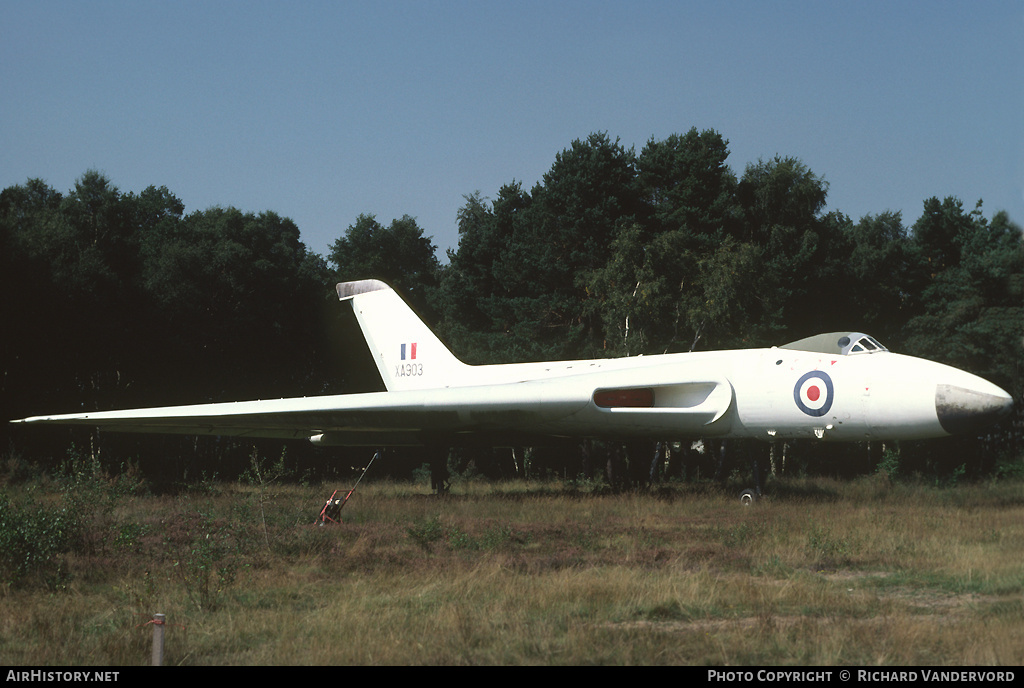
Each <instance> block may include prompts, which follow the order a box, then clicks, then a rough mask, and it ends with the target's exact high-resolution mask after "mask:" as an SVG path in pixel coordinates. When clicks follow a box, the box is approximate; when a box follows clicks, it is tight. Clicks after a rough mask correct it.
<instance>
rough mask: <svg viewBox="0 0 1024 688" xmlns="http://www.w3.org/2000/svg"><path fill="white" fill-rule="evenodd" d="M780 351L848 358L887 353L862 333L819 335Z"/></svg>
mask: <svg viewBox="0 0 1024 688" xmlns="http://www.w3.org/2000/svg"><path fill="white" fill-rule="evenodd" d="M780 348H782V349H795V350H797V351H815V352H819V353H823V354H832V355H835V354H839V355H841V356H849V355H851V354H873V353H877V352H879V351H888V349H886V348H885V347H884V346H882V345H881V344H879V343H878V340H877V339H875V338H874V337H872V336H870V335H866V334H864V333H863V332H833V333H831V334H819V335H816V336H814V337H808V338H807V339H801V340H800V341H798V342H791V343H790V344H785V345H783V346H781V347H780Z"/></svg>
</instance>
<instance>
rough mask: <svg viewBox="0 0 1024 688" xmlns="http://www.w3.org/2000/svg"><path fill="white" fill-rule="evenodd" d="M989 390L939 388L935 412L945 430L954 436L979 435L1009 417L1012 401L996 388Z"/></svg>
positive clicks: (936, 392) (954, 386)
mask: <svg viewBox="0 0 1024 688" xmlns="http://www.w3.org/2000/svg"><path fill="white" fill-rule="evenodd" d="M988 386H989V387H990V388H991V389H990V390H989V391H984V392H982V391H979V390H974V389H967V388H965V387H957V386H956V385H938V386H936V388H935V412H936V413H937V414H938V416H939V425H941V426H942V429H943V430H945V431H946V432H948V433H949V434H951V435H958V434H963V433H969V432H976V431H978V430H981V429H982V428H986V427H988V426H989V425H992V424H993V423H997V422H999V421H1000V420H1002V419H1003V418H1005V417H1006V416H1008V415H1010V412H1011V411H1012V410H1013V398H1012V397H1010V395H1009V394H1007V393H1006V392H1003V390H1001V389H999V388H998V387H996V386H995V385H988ZM992 392H996V393H992Z"/></svg>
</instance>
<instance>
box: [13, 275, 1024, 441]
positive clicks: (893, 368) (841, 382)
mask: <svg viewBox="0 0 1024 688" xmlns="http://www.w3.org/2000/svg"><path fill="white" fill-rule="evenodd" d="M337 291H338V297H339V298H340V299H341V301H343V302H348V303H350V304H351V306H352V308H353V309H354V311H355V315H356V318H357V320H358V322H359V326H360V328H361V329H362V332H363V335H364V336H365V338H366V343H367V345H368V346H369V349H370V352H371V353H372V354H373V356H374V359H375V360H376V364H377V369H378V371H379V372H380V376H381V378H382V379H383V381H384V384H385V387H386V389H387V391H385V392H370V393H361V394H342V395H331V396H317V397H304V398H296V399H277V400H260V401H241V402H230V403H217V404H200V405H194V406H170V407H162V408H143V409H132V410H123V411H105V412H98V413H75V414H67V415H57V416H36V417H32V418H24V419H21V420H18V421H12V422H14V423H24V424H33V425H35V424H47V423H59V424H74V425H89V426H95V427H99V428H101V429H105V430H112V431H125V432H152V433H181V434H192V435H221V436H237V437H272V438H306V439H309V440H310V441H311V442H313V443H314V444H318V445H328V446H329V445H345V446H372V447H381V446H402V445H435V446H442V445H449V446H454V445H459V444H470V443H477V444H483V445H487V446H529V445H531V444H540V443H543V442H545V441H550V440H551V439H557V438H597V439H608V440H628V439H632V438H649V439H666V440H684V439H697V438H758V439H762V440H767V441H772V440H782V439H791V438H811V439H813V438H817V439H819V440H824V441H858V440H872V439H888V440H895V439H923V438H929V437H943V436H947V435H951V434H955V433H970V432H976V431H978V430H980V429H981V428H983V427H985V426H987V425H989V424H992V423H994V422H996V421H998V420H999V419H1000V418H1002V417H1003V416H1005V415H1007V414H1009V413H1010V411H1011V410H1012V408H1013V400H1012V399H1011V397H1010V395H1009V394H1007V393H1006V392H1005V391H1003V390H1002V389H1000V388H999V387H997V386H996V385H994V384H991V383H990V382H987V381H985V380H983V379H981V378H979V377H977V376H975V375H971V374H970V373H967V372H964V371H962V370H958V369H956V368H952V367H950V366H946V365H942V364H939V363H934V362H932V361H926V360H923V359H919V358H913V357H910V356H902V355H900V354H895V353H891V352H889V351H888V350H887V349H886V348H885V347H884V346H882V345H881V344H879V343H878V342H877V341H876V340H874V339H873V338H871V337H870V336H868V335H865V334H859V333H853V332H839V333H832V334H822V335H818V336H816V337H810V338H808V339H803V340H800V341H798V342H793V343H792V344H786V345H785V346H781V347H772V348H770V349H745V350H734V351H713V352H700V353H680V354H663V355H655V356H634V357H628V358H615V359H596V360H584V361H555V362H545V363H512V364H504V365H480V366H473V365H467V364H465V363H463V362H461V361H460V360H458V359H457V358H456V357H455V356H454V355H453V354H452V353H451V352H450V351H449V350H448V349H447V348H446V347H445V346H444V345H443V344H442V343H441V341H440V340H439V339H438V338H437V337H436V336H435V335H434V334H433V332H431V330H430V329H429V328H428V327H427V326H426V324H424V323H423V321H422V320H421V319H420V318H419V317H417V315H416V314H415V313H414V312H413V311H412V309H411V308H409V306H408V305H406V303H405V302H404V301H403V300H402V298H401V297H400V296H399V295H398V294H396V293H395V291H394V290H392V289H391V287H389V286H388V285H386V284H384V283H383V282H380V281H377V280H363V281H359V282H345V283H342V284H339V285H338V286H337Z"/></svg>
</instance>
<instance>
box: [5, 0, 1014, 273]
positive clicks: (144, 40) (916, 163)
mask: <svg viewBox="0 0 1024 688" xmlns="http://www.w3.org/2000/svg"><path fill="white" fill-rule="evenodd" d="M1022 39H1024V3H1021V2H1020V1H1019V0H1014V1H1004V2H993V1H989V0H971V1H970V2H936V1H931V2H900V1H897V0H890V1H888V2H871V1H867V2H847V3H829V2H728V1H722V2H693V3H689V2H654V1H644V0H631V1H629V2H601V1H599V0H594V1H591V2H573V1H567V0H554V1H551V0H548V1H546V2H527V1H521V2H486V1H483V0H477V1H473V2H462V1H455V0H438V1H436V2H431V1H428V0H418V1H415V2H414V1H392V2H389V1H380V2H343V1H336V2H312V1H309V2H263V1H246V2H241V1H227V0H203V1H201V2H199V1H191V0H183V1H177V2H150V1H146V0H134V1H130V2H114V1H105V0H87V1H74V2H73V1H70V0H69V1H63V2H54V1H51V0H35V1H29V0H0V94H2V95H0V132H2V134H0V135H2V137H3V138H2V139H0V188H6V187H7V186H10V185H13V184H21V183H24V182H25V180H26V179H28V178H30V177H39V178H42V179H44V180H46V181H47V182H48V183H49V184H50V185H51V186H53V187H54V188H56V189H57V190H59V191H62V192H66V191H67V190H68V189H70V188H71V187H72V186H73V185H74V183H75V180H76V179H77V178H78V177H80V176H81V175H82V173H84V172H85V171H86V170H88V169H97V170H100V171H102V172H104V173H105V174H106V175H107V176H108V177H110V179H111V181H112V182H113V183H114V184H115V185H116V186H117V187H118V188H120V189H121V190H122V191H135V192H138V191H141V190H142V189H144V188H146V187H147V186H149V185H156V186H161V185H163V186H166V187H167V188H168V189H170V190H171V191H172V192H173V193H174V194H176V195H177V196H178V197H179V198H180V199H181V200H182V201H183V202H184V203H185V206H186V212H191V211H194V210H202V209H205V208H207V207H209V206H213V205H221V206H235V207H238V208H241V209H242V210H245V211H253V212H259V211H263V210H273V211H275V212H278V213H280V214H282V215H285V216H287V217H290V218H292V219H293V220H295V222H296V223H297V224H298V226H299V228H300V229H301V231H302V237H303V240H304V241H305V242H306V244H307V246H308V247H309V248H310V249H312V250H314V251H316V252H318V253H322V254H326V253H327V251H328V247H329V245H330V244H331V243H332V242H333V241H334V240H335V239H337V238H338V237H339V236H341V235H342V234H343V233H344V231H345V229H346V228H347V227H348V226H349V225H350V224H352V223H353V222H354V221H355V219H356V217H357V216H358V215H359V214H360V213H369V214H374V215H376V216H377V218H378V220H380V221H381V222H382V223H384V224H388V223H390V221H391V219H393V218H396V217H401V216H402V215H406V214H408V215H412V216H414V217H416V218H417V221H418V222H419V224H420V226H421V227H422V228H423V230H424V232H425V233H426V234H427V235H429V236H431V237H432V238H433V241H434V243H435V244H437V245H438V247H439V254H440V257H442V258H443V254H444V251H445V249H447V248H449V247H452V248H454V247H455V246H457V243H458V233H457V227H456V212H457V210H458V209H459V207H461V206H462V205H463V203H464V198H463V197H464V196H465V195H467V194H470V193H472V192H474V191H480V192H481V193H482V194H483V195H484V196H489V197H493V196H495V195H496V193H497V191H498V189H499V187H500V186H501V185H502V184H504V183H507V182H511V181H513V180H519V181H521V182H522V183H523V185H524V187H525V188H527V189H529V188H530V187H532V186H533V185H534V184H535V183H536V182H537V181H539V180H540V178H541V176H542V175H543V174H544V173H545V172H546V171H547V170H548V169H550V167H551V164H552V162H553V161H554V157H555V155H556V153H558V152H559V151H561V150H563V149H564V148H567V147H568V146H569V145H570V143H571V142H572V141H573V140H574V139H577V138H585V137H586V136H587V135H588V134H589V133H591V132H594V131H606V132H608V134H609V135H610V136H611V137H612V138H619V139H620V140H621V142H622V143H623V144H624V145H625V146H626V147H630V146H634V147H635V148H636V150H637V151H639V150H640V149H641V148H642V147H643V145H644V144H645V143H646V142H647V141H648V140H650V139H651V138H654V139H663V138H665V137H667V136H669V135H670V134H672V133H677V132H678V133H682V132H685V131H687V130H689V129H690V128H691V127H697V128H698V129H701V130H703V129H714V130H716V131H718V132H720V133H721V134H722V135H723V136H724V137H725V138H726V139H728V140H729V142H730V144H729V148H730V151H731V155H730V158H729V163H730V165H731V167H732V168H733V170H734V171H735V172H736V173H737V174H741V173H742V172H743V169H744V168H745V167H746V165H747V164H748V163H752V162H756V161H757V160H758V159H760V158H765V159H767V158H771V157H772V156H774V155H776V154H779V155H785V156H795V157H798V158H800V159H801V160H802V161H803V162H804V163H805V164H807V165H808V166H809V167H810V168H811V170H812V171H814V172H815V173H817V174H819V175H821V176H823V177H824V178H825V179H826V181H828V183H829V185H830V186H829V209H834V210H840V211H842V212H845V213H847V214H848V215H850V216H851V217H853V218H854V219H855V220H856V219H859V218H860V217H861V216H863V215H865V214H868V213H871V214H875V213H880V212H883V211H885V210H898V211H901V212H902V213H903V218H904V222H905V223H906V224H908V225H909V224H911V223H913V222H914V220H916V219H917V218H918V216H919V215H920V212H921V207H922V202H923V201H924V200H925V199H926V198H928V197H930V196H938V197H940V198H942V197H945V196H957V197H959V198H961V199H962V200H963V201H964V205H965V207H967V209H968V210H969V209H972V208H973V207H974V204H975V202H976V201H977V200H978V199H984V201H985V204H984V213H985V215H986V217H991V215H992V214H993V213H994V212H995V211H997V210H1006V211H1008V212H1009V213H1010V216H1011V217H1012V218H1013V219H1014V220H1015V221H1016V222H1017V223H1018V224H1024V40H1022Z"/></svg>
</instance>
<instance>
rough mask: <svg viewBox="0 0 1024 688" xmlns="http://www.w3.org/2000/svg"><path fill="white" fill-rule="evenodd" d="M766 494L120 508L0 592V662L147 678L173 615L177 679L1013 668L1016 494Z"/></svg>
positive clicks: (523, 494) (1020, 508) (470, 489)
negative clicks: (180, 671)
mask: <svg viewBox="0 0 1024 688" xmlns="http://www.w3.org/2000/svg"><path fill="white" fill-rule="evenodd" d="M105 484H107V485H108V486H110V485H111V483H110V482H107V483H105ZM772 488H773V489H772V494H773V495H774V496H773V497H772V498H770V499H766V500H762V501H761V502H759V503H757V504H756V505H754V506H753V507H742V506H740V505H739V504H738V501H736V500H735V499H734V497H733V496H732V495H731V494H725V493H723V492H719V491H718V490H716V489H714V488H711V487H708V486H705V485H684V484H679V485H670V486H666V487H663V488H660V489H658V490H656V491H654V492H649V493H640V492H631V493H622V494H600V493H599V492H596V491H587V490H583V489H581V488H580V486H579V485H575V484H571V483H565V484H563V483H557V482H548V483H525V482H512V483H485V482H464V483H461V484H457V485H456V486H455V488H454V489H453V493H452V494H451V495H449V496H446V497H442V498H438V497H435V496H432V495H430V494H429V487H428V486H427V485H426V484H424V485H422V486H419V485H410V484H398V483H372V482H371V483H364V484H363V485H361V486H360V490H359V492H357V493H356V495H354V496H353V497H352V499H351V500H350V502H349V503H348V505H347V506H346V508H345V510H344V511H342V519H343V521H344V522H343V523H342V524H338V525H328V526H324V527H317V526H316V525H314V520H315V517H316V515H317V514H318V513H319V510H320V507H321V506H322V505H323V500H324V499H325V498H326V497H327V496H328V495H329V494H330V492H331V491H332V489H333V488H332V487H328V486H312V487H301V486H296V485H286V484H279V483H274V484H273V485H268V484H266V483H256V484H254V483H252V482H250V483H246V484H224V485H217V486H215V489H210V486H209V485H207V486H205V489H204V490H202V491H194V492H190V493H186V494H183V495H178V496H152V495H143V494H137V493H133V494H131V495H130V496H125V495H124V494H122V495H121V496H118V497H116V498H114V499H113V501H112V503H111V508H110V511H109V514H108V515H107V516H105V517H104V518H102V519H92V520H90V521H89V522H88V523H86V524H85V525H84V526H83V527H84V528H86V529H87V530H89V531H90V534H89V537H90V538H91V542H92V543H93V544H92V546H90V547H88V548H87V547H81V546H78V547H65V548H63V549H62V550H61V551H60V552H59V553H58V554H56V555H54V556H57V557H59V558H60V559H61V566H62V567H63V568H62V570H63V571H64V572H65V575H64V576H63V578H62V580H61V582H60V585H59V586H54V585H52V584H51V583H50V582H48V581H47V580H46V579H33V578H31V577H26V578H23V579H21V580H19V581H9V582H8V584H7V585H6V586H5V587H4V588H3V592H2V594H0V660H2V661H3V662H4V663H5V664H14V665H19V664H20V665H88V664H99V665H104V664H105V665H133V664H143V663H145V662H146V661H147V659H148V649H147V644H148V638H149V635H148V629H147V628H146V627H145V626H143V624H144V623H145V621H146V620H148V619H149V618H150V616H151V615H152V613H154V612H163V613H165V614H167V618H168V624H169V626H168V628H167V640H166V662H167V663H171V664H174V663H177V664H189V665H204V664H218V665H225V664H228V665H230V664H330V663H337V664H573V665H577V664H670V663H671V664H705V663H710V664H828V665H831V664H838V663H844V664H863V665H868V664H885V665H892V664H952V665H960V664H979V663H980V664H1020V663H1021V662H1022V661H1024V646H1022V645H1021V644H1020V643H1019V640H1018V639H1019V637H1020V635H1021V632H1022V631H1024V596H1022V593H1024V562H1022V560H1021V558H1020V557H1019V555H1018V553H1019V552H1020V551H1021V548H1022V545H1024V485H1022V484H1021V483H998V484H989V485H962V486H958V487H950V488H939V487H935V486H925V485H914V484H909V483H899V484H895V483H893V484H891V483H889V482H888V481H887V480H885V479H884V477H878V476H874V477H871V478H866V479H863V480H859V481H854V482H849V483H842V482H836V481H830V480H792V481H784V482H781V481H780V482H777V483H775V484H774V485H772ZM56 489H57V488H56V487H55V486H54V485H53V484H43V483H40V482H28V483H21V484H19V485H14V486H11V485H9V486H8V487H7V488H6V490H5V494H6V495H7V498H8V499H9V501H10V502H11V503H18V504H28V503H29V501H30V500H35V502H34V503H42V502H43V501H45V500H47V499H51V500H52V499H54V494H55V493H54V490H56ZM111 489H112V488H111ZM48 491H49V492H50V493H51V495H50V496H49V497H47V496H46V495H47V492H48ZM103 503H104V504H105V503H106V502H103ZM26 508H27V507H26Z"/></svg>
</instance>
